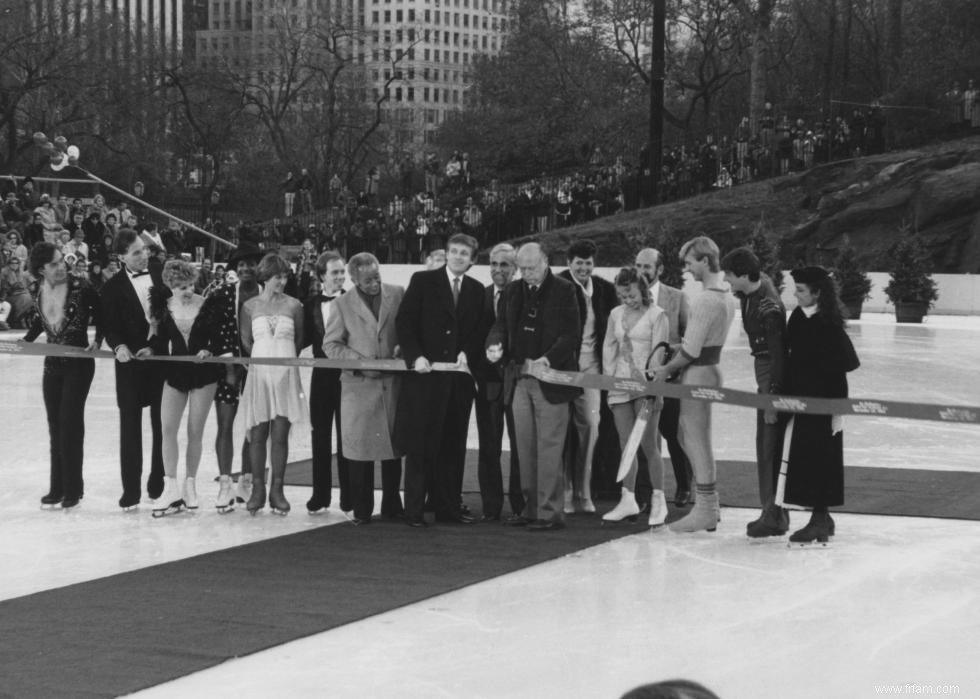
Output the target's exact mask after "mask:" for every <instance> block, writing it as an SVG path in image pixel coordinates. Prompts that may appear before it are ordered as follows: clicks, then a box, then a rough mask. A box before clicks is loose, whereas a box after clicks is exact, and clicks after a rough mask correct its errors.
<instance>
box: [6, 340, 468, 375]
mask: <svg viewBox="0 0 980 699" xmlns="http://www.w3.org/2000/svg"><path fill="white" fill-rule="evenodd" d="M0 354H26V355H35V356H42V357H76V358H79V359H84V358H90V359H115V358H116V355H115V354H113V353H112V352H110V351H109V350H92V351H88V350H86V349H84V348H82V347H70V346H68V345H48V344H45V343H32V342H0ZM133 361H137V362H140V361H155V362H190V363H192V364H201V363H204V364H245V365H255V364H268V365H273V366H298V367H314V368H317V369H348V370H351V371H356V370H362V371H398V372H408V371H413V369H408V368H407V367H406V366H405V361H404V360H402V359H317V358H315V357H208V358H207V359H198V358H197V357H188V356H181V357H164V356H159V357H158V356H151V357H146V358H144V359H134V360H133ZM432 370H433V371H459V372H462V373H464V374H468V373H469V370H468V369H466V368H465V367H461V366H459V365H458V364H448V363H446V362H433V363H432Z"/></svg>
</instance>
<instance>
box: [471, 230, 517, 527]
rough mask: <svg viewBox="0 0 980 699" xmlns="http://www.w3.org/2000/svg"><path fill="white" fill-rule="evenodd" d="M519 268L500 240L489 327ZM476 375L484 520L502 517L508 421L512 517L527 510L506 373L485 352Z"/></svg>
mask: <svg viewBox="0 0 980 699" xmlns="http://www.w3.org/2000/svg"><path fill="white" fill-rule="evenodd" d="M516 271H517V251H516V250H514V247H513V246H512V245H510V244H509V243H500V244H499V245H496V246H495V247H494V248H493V250H491V251H490V277H491V279H492V280H493V281H492V283H491V284H490V285H489V286H487V288H486V289H484V291H483V302H484V305H483V309H484V311H483V312H484V316H485V317H486V319H487V321H486V322H487V325H486V329H487V331H489V330H490V326H492V325H493V323H494V321H496V319H497V316H498V315H499V314H500V310H499V309H500V300H501V296H502V294H503V292H504V288H505V287H506V286H507V284H509V283H510V281H511V279H512V278H513V276H514V272H516ZM471 368H472V370H473V374H474V376H475V377H476V385H477V389H476V400H475V401H474V402H475V404H476V427H477V431H478V433H479V436H480V458H479V467H478V472H477V473H478V478H479V482H480V497H481V499H482V500H483V521H499V520H500V516H501V512H502V510H503V506H504V481H503V475H502V474H501V471H500V456H501V451H502V450H501V444H502V442H503V438H504V421H505V420H506V423H507V436H508V438H509V440H510V477H509V480H508V483H509V485H508V488H507V494H508V498H509V500H510V510H511V512H512V513H513V514H512V517H518V516H520V514H521V512H523V510H524V494H523V493H522V492H521V472H520V467H519V465H518V463H519V461H518V458H517V441H516V437H515V429H514V413H513V411H512V410H511V407H510V405H509V404H505V403H504V391H503V386H504V374H503V367H502V366H501V365H500V363H496V364H490V363H489V362H487V361H486V358H485V356H484V357H480V361H479V362H476V363H474V365H473V367H471Z"/></svg>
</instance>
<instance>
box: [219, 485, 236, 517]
mask: <svg viewBox="0 0 980 699" xmlns="http://www.w3.org/2000/svg"><path fill="white" fill-rule="evenodd" d="M214 506H215V507H216V508H217V510H218V514H220V515H224V514H228V513H229V512H232V511H233V510H234V509H235V495H234V493H233V492H232V487H231V476H219V477H218V497H217V498H215V500H214Z"/></svg>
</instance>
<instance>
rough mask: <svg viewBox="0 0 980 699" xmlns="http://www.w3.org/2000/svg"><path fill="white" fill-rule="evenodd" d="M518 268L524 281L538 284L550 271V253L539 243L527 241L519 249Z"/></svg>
mask: <svg viewBox="0 0 980 699" xmlns="http://www.w3.org/2000/svg"><path fill="white" fill-rule="evenodd" d="M517 268H518V269H519V270H520V271H521V277H523V278H524V281H526V282H527V283H528V284H532V285H535V286H536V285H538V284H540V283H541V282H543V281H544V278H545V275H546V273H547V271H548V255H546V254H545V251H544V249H543V248H542V247H541V245H539V244H538V243H525V244H524V245H522V246H521V247H520V249H518V251H517Z"/></svg>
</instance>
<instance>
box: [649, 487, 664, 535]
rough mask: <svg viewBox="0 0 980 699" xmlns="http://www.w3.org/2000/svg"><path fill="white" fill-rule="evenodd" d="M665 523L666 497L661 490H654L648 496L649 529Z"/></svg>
mask: <svg viewBox="0 0 980 699" xmlns="http://www.w3.org/2000/svg"><path fill="white" fill-rule="evenodd" d="M666 521H667V496H666V495H664V491H662V490H654V491H653V493H652V494H651V496H650V519H649V520H648V521H647V524H649V525H650V526H651V527H660V526H663V524H664V522H666Z"/></svg>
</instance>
